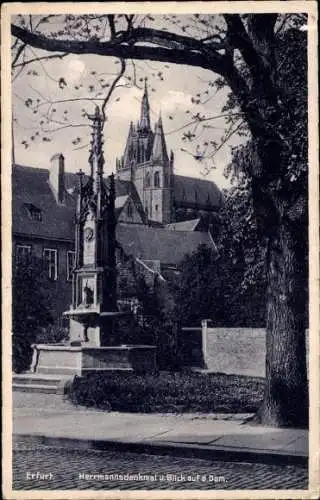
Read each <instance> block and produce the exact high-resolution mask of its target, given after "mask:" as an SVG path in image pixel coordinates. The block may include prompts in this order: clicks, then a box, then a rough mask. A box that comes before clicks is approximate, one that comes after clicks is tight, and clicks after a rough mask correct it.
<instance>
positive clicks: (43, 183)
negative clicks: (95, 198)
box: [12, 165, 145, 241]
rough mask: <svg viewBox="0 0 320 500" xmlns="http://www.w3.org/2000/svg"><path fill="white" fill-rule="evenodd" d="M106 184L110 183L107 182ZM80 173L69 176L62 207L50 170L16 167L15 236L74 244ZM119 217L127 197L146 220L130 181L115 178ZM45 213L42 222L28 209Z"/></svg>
mask: <svg viewBox="0 0 320 500" xmlns="http://www.w3.org/2000/svg"><path fill="white" fill-rule="evenodd" d="M106 182H108V181H107V180H106ZM77 186H78V178H77V174H75V173H71V172H66V173H65V188H66V192H65V202H64V204H63V205H62V204H60V205H59V204H58V203H57V202H56V199H55V196H54V194H53V192H52V190H51V187H50V184H49V170H48V169H42V168H34V167H28V166H25V165H14V166H13V170H12V215H13V221H12V224H13V227H12V230H13V232H14V233H18V234H26V235H29V236H32V237H39V238H49V239H62V240H69V241H73V239H74V217H75V210H76V195H77ZM115 189H116V195H117V198H116V215H118V213H119V210H118V209H117V208H120V205H119V206H118V204H119V203H120V200H121V203H122V202H123V203H124V198H128V196H129V195H130V196H131V198H132V200H133V201H134V203H135V205H136V207H137V209H138V212H139V214H140V216H141V218H142V220H143V221H144V220H145V215H144V212H143V209H142V206H141V202H140V199H139V196H138V194H137V191H136V189H135V187H134V185H133V184H132V183H131V182H130V181H120V180H118V179H115ZM31 205H32V206H33V207H34V208H35V209H38V210H40V211H41V220H34V219H32V218H31V217H30V214H29V212H28V206H29V207H30V206H31Z"/></svg>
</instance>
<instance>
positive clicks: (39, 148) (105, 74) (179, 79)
mask: <svg viewBox="0 0 320 500" xmlns="http://www.w3.org/2000/svg"><path fill="white" fill-rule="evenodd" d="M45 55H48V54H47V53H46V52H43V51H35V50H34V49H32V52H30V50H29V53H27V54H26V57H27V59H29V58H34V57H35V56H37V57H43V56H45ZM118 71H119V64H117V61H116V59H114V58H110V57H101V56H94V55H84V56H78V55H68V56H67V57H65V58H63V59H50V60H46V61H45V60H43V61H41V62H35V63H33V64H32V65H29V66H27V67H26V69H24V70H23V72H22V73H21V74H20V75H18V76H16V77H15V78H14V80H13V85H12V102H13V116H14V150H15V161H16V163H19V164H23V165H29V166H33V167H40V168H49V165H50V158H51V156H53V155H54V154H56V153H63V155H64V156H65V162H66V170H67V171H72V172H75V171H77V170H79V168H81V169H82V170H83V171H88V156H89V146H88V143H89V140H90V139H89V133H90V130H89V127H88V124H89V121H88V119H87V118H86V117H84V116H82V114H83V111H82V110H85V111H87V112H89V113H90V112H91V113H92V112H93V110H94V106H95V104H101V101H99V100H88V99H92V98H93V96H94V97H96V96H97V93H98V91H101V92H102V94H101V96H99V97H100V98H103V96H104V95H105V92H106V91H107V90H108V88H109V87H105V88H104V89H102V88H101V85H106V84H109V85H110V83H111V82H112V81H113V79H114V78H115V75H116V74H117V72H118ZM135 71H136V75H137V83H138V86H139V88H137V87H136V86H133V85H132V84H131V83H130V81H128V79H127V78H122V80H120V82H119V87H118V88H116V90H115V91H114V93H113V94H112V97H111V99H110V101H109V103H108V104H107V107H106V115H107V117H108V119H107V122H106V124H105V130H104V156H105V172H106V173H111V172H112V171H115V162H116V158H119V157H120V156H121V155H122V154H123V152H124V147H125V142H126V138H127V135H128V129H129V124H130V121H131V120H132V121H133V122H137V121H138V119H139V115H140V103H141V98H142V95H143V87H144V78H145V77H147V78H148V80H147V85H148V92H149V103H150V108H151V123H152V126H153V127H154V123H155V120H157V119H158V117H159V113H160V112H161V116H162V121H163V127H164V132H165V136H166V140H167V146H168V150H170V149H172V150H173V152H174V154H175V164H174V170H175V173H176V174H180V175H188V176H192V177H200V178H206V179H209V180H213V181H215V182H216V184H217V185H218V186H219V187H221V188H223V187H227V186H228V185H229V181H228V180H226V179H225V177H224V175H223V170H224V167H225V166H226V164H227V163H228V162H229V161H230V146H233V145H235V144H236V143H237V139H236V138H233V140H232V141H231V142H230V143H229V144H228V145H225V146H224V147H223V148H222V149H221V150H220V151H219V152H218V153H217V154H216V155H215V157H214V166H215V168H212V166H213V162H212V160H210V159H208V160H204V161H202V162H199V161H196V160H194V158H193V156H192V154H190V152H194V151H195V144H197V142H199V143H200V145H201V144H202V143H203V141H210V140H214V141H216V142H217V143H219V140H220V138H221V135H222V134H223V131H224V129H225V123H224V120H223V119H214V120H211V121H210V122H205V123H206V125H208V126H210V128H207V129H205V130H202V132H201V136H200V138H199V141H196V142H195V144H194V145H189V144H188V143H187V142H184V141H182V139H181V138H182V134H183V132H184V131H188V130H191V131H194V125H192V126H189V127H186V128H183V127H184V126H185V125H186V124H187V123H188V122H189V121H190V116H191V114H192V113H193V112H194V113H195V112H200V113H201V115H206V116H212V117H213V116H217V115H219V114H221V108H222V106H223V104H224V103H225V98H226V90H225V89H223V90H221V91H219V92H218V93H217V94H215V91H214V90H213V88H212V87H210V86H208V82H209V81H210V80H212V79H213V78H214V75H213V74H212V73H210V72H209V71H206V70H202V69H200V68H192V67H188V66H181V65H174V64H163V63H155V62H144V61H140V62H137V63H136V67H135ZM126 75H127V76H129V78H130V77H133V68H132V66H131V63H130V64H129V65H128V68H127V71H126ZM159 75H160V76H159ZM61 78H63V84H61ZM102 80H103V81H102ZM65 84H66V85H65ZM92 87H93V88H94V90H92ZM205 92H207V93H205ZM197 93H200V98H201V103H203V104H201V103H200V104H197V105H195V104H194V103H192V98H193V97H195V96H196V94H197ZM83 98H85V100H82V99H83ZM30 100H31V103H30ZM57 101H65V102H57ZM35 111H36V112H35ZM40 123H42V125H41V126H40ZM71 125H72V126H71ZM42 129H43V130H45V132H43V130H42ZM197 131H198V132H200V129H199V128H198V129H197ZM43 138H45V140H43ZM201 139H202V142H201ZM24 141H25V142H24ZM238 142H239V140H238ZM26 146H28V147H26ZM181 148H184V149H185V150H187V152H186V151H181ZM201 148H202V146H201ZM201 150H202V149H201Z"/></svg>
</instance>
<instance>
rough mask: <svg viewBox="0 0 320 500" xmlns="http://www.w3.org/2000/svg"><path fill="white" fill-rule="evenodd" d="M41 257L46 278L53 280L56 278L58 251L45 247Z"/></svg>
mask: <svg viewBox="0 0 320 500" xmlns="http://www.w3.org/2000/svg"><path fill="white" fill-rule="evenodd" d="M43 257H44V266H45V270H46V271H47V273H48V278H49V279H51V280H54V281H55V280H56V279H57V278H58V252H57V250H53V249H52V248H45V249H44V250H43Z"/></svg>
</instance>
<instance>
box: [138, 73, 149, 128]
mask: <svg viewBox="0 0 320 500" xmlns="http://www.w3.org/2000/svg"><path fill="white" fill-rule="evenodd" d="M139 127H140V130H150V107H149V99H148V89H147V79H146V78H145V80H144V94H143V97H142V102H141V114H140V123H139Z"/></svg>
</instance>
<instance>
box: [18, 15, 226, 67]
mask: <svg viewBox="0 0 320 500" xmlns="http://www.w3.org/2000/svg"><path fill="white" fill-rule="evenodd" d="M11 33H12V35H13V36H16V37H17V38H19V39H20V40H21V41H22V42H23V43H26V44H29V45H32V46H33V47H35V48H39V49H42V50H47V51H48V52H68V53H72V54H97V55H102V56H115V57H119V58H123V59H140V60H142V59H149V60H151V61H159V62H169V63H174V64H187V65H189V66H197V67H202V68H205V69H211V70H212V71H216V72H218V73H221V74H224V73H225V71H226V68H225V62H226V61H225V57H224V56H223V55H221V54H219V53H217V52H215V51H214V50H210V58H208V47H206V46H205V45H204V44H202V42H200V41H198V40H195V39H194V38H192V37H187V36H182V35H176V34H174V33H168V32H167V31H161V30H153V29H148V28H137V29H132V31H131V32H130V33H127V32H125V33H121V34H118V36H117V37H116V39H115V40H110V41H108V42H99V40H96V39H95V40H88V41H74V40H61V39H54V38H49V37H47V36H45V35H42V34H41V35H40V34H35V33H31V32H30V31H29V30H27V29H25V28H21V27H19V26H16V25H14V24H12V25H11ZM137 42H146V43H153V44H158V45H160V46H154V47H152V46H149V45H144V46H136V45H134V44H135V43H137ZM169 46H170V47H171V48H167V47H169Z"/></svg>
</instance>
